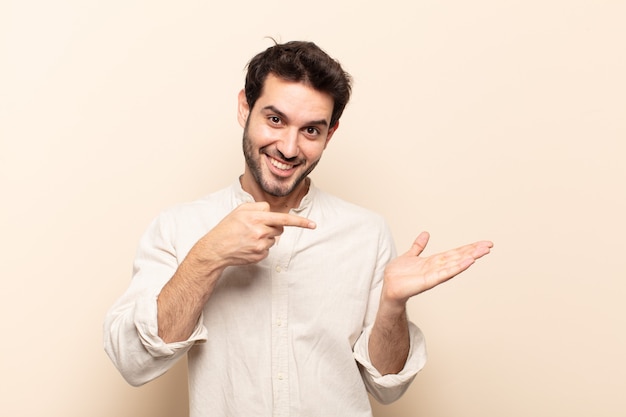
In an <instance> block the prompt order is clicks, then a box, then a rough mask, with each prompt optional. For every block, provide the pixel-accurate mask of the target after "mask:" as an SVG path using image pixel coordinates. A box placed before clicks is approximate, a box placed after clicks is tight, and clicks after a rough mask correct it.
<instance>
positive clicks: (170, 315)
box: [157, 254, 224, 343]
mask: <svg viewBox="0 0 626 417" xmlns="http://www.w3.org/2000/svg"><path fill="white" fill-rule="evenodd" d="M223 269H224V267H221V266H214V267H211V266H208V267H207V266H206V265H202V264H200V263H199V262H197V261H196V260H195V259H194V257H193V256H192V255H191V254H190V255H189V256H188V257H187V258H186V259H185V260H184V261H183V262H182V263H181V265H180V266H179V267H178V269H177V270H176V273H175V274H174V276H173V277H172V279H170V280H169V281H168V283H167V284H165V286H164V287H163V289H162V290H161V293H160V294H159V296H158V299H157V320H158V327H159V337H160V338H161V339H163V341H164V342H165V343H171V342H178V341H183V340H186V339H187V338H189V336H190V335H191V334H192V332H193V330H194V328H195V327H196V324H197V322H198V319H199V318H200V314H201V313H202V309H203V308H204V305H205V304H206V302H207V301H208V299H209V298H210V296H211V294H212V293H213V289H214V288H215V285H216V283H217V281H218V280H219V277H220V276H221V273H222V271H223Z"/></svg>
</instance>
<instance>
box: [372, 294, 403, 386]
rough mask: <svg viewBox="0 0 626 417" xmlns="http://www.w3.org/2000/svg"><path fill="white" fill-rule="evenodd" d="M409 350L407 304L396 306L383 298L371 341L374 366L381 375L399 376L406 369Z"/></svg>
mask: <svg viewBox="0 0 626 417" xmlns="http://www.w3.org/2000/svg"><path fill="white" fill-rule="evenodd" d="M409 348H410V338H409V324H408V319H407V313H406V304H405V303H401V304H394V303H391V302H387V301H386V300H385V299H384V297H381V304H380V306H379V309H378V313H377V314H376V320H375V322H374V326H373V327H372V332H371V335H370V339H369V355H370V360H371V362H372V365H374V367H375V368H376V369H377V370H378V372H380V374H381V375H387V374H397V373H398V372H400V371H401V370H402V369H403V368H404V365H405V363H406V360H407V357H408V354H409Z"/></svg>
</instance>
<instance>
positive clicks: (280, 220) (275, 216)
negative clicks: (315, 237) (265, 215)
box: [268, 213, 317, 229]
mask: <svg viewBox="0 0 626 417" xmlns="http://www.w3.org/2000/svg"><path fill="white" fill-rule="evenodd" d="M269 220H270V223H268V225H270V226H293V227H302V228H305V229H315V228H316V227H317V225H316V224H315V222H314V221H312V220H309V219H307V218H306V217H301V216H296V215H295V214H289V213H270V217H269Z"/></svg>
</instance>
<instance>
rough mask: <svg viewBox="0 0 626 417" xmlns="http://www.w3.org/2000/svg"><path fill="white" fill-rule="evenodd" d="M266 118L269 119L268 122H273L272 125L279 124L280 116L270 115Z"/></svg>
mask: <svg viewBox="0 0 626 417" xmlns="http://www.w3.org/2000/svg"><path fill="white" fill-rule="evenodd" d="M267 120H269V121H270V123H271V124H274V125H278V124H280V117H278V116H270V117H268V118H267Z"/></svg>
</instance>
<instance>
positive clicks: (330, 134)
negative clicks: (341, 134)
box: [324, 120, 339, 149]
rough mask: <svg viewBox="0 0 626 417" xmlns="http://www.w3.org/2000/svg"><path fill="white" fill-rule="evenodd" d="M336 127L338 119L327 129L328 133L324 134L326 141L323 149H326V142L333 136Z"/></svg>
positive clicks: (337, 127) (337, 126)
mask: <svg viewBox="0 0 626 417" xmlns="http://www.w3.org/2000/svg"><path fill="white" fill-rule="evenodd" d="M337 129H339V120H337V122H335V125H334V126H333V127H331V128H330V129H328V135H326V143H325V144H324V149H326V147H327V146H328V142H330V139H331V138H332V137H333V135H334V134H335V132H336V131H337Z"/></svg>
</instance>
